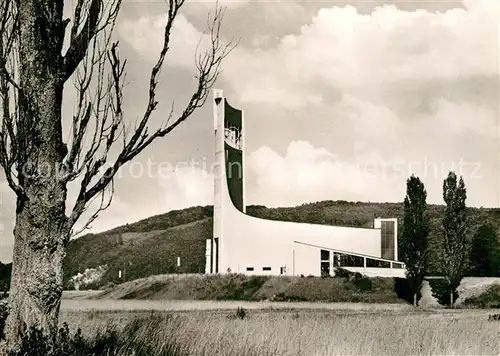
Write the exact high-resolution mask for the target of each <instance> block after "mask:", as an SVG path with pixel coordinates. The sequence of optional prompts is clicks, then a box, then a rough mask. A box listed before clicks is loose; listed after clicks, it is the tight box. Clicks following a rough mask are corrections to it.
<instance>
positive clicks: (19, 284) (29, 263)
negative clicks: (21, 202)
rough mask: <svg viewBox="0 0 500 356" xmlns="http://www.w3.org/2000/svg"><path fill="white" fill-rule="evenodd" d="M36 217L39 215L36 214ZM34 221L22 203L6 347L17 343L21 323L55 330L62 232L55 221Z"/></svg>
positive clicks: (61, 277)
mask: <svg viewBox="0 0 500 356" xmlns="http://www.w3.org/2000/svg"><path fill="white" fill-rule="evenodd" d="M44 216H45V217H46V218H47V219H44V220H45V221H49V220H50V217H51V213H45V214H44ZM39 218H42V219H43V216H37V219H39ZM36 225H37V224H36V223H34V222H33V218H32V217H30V216H29V210H28V209H27V208H26V207H25V208H23V209H22V210H21V211H20V212H18V214H17V217H16V226H15V229H14V235H15V239H16V240H15V245H14V260H13V265H12V266H13V269H12V281H11V287H10V296H9V297H10V312H9V316H8V319H7V324H6V330H5V331H6V339H7V341H8V344H9V345H8V346H9V348H10V349H16V348H17V347H18V345H19V343H20V337H19V334H20V332H22V331H23V327H24V325H26V327H28V328H30V327H36V328H42V329H43V331H44V333H45V334H46V335H50V336H54V335H55V334H56V331H57V324H58V314H59V306H60V298H61V294H62V286H63V271H62V263H63V258H64V244H63V243H62V241H63V238H62V237H63V236H62V235H61V232H60V227H59V226H56V224H49V225H48V226H36Z"/></svg>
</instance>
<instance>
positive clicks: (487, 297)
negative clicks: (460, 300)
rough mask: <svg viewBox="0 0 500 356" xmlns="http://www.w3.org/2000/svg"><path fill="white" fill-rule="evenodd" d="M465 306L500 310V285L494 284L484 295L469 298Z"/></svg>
mask: <svg viewBox="0 0 500 356" xmlns="http://www.w3.org/2000/svg"><path fill="white" fill-rule="evenodd" d="M464 305H466V306H468V307H477V308H483V309H487V308H500V285H499V284H493V285H491V286H489V287H488V289H487V290H486V291H485V292H484V293H482V294H480V295H478V296H475V297H470V298H467V299H466V300H465V301H464Z"/></svg>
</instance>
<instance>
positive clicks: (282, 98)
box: [224, 1, 498, 107]
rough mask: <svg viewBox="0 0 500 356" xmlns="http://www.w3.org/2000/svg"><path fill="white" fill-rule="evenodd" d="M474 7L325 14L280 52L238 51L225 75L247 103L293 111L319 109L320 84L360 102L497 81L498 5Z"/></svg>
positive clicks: (291, 38) (331, 10)
mask: <svg viewBox="0 0 500 356" xmlns="http://www.w3.org/2000/svg"><path fill="white" fill-rule="evenodd" d="M470 3H471V4H469V2H466V5H467V6H468V8H467V9H458V8H457V9H452V10H448V11H446V12H444V13H439V12H438V13H433V12H428V11H425V10H418V11H414V12H409V11H402V10H399V9H398V8H397V7H396V6H381V7H377V8H376V9H375V10H374V11H373V12H372V13H371V14H360V13H358V12H357V10H356V8H354V7H352V6H346V7H331V8H323V9H321V10H319V11H318V13H317V14H316V16H315V17H314V18H313V20H312V23H311V24H308V25H304V26H302V28H301V30H300V33H299V34H297V35H295V34H290V35H286V36H283V37H282V38H281V41H280V43H279V45H278V46H277V47H276V48H272V49H266V50H254V49H252V48H245V47H240V48H237V49H236V50H235V52H234V54H233V55H232V56H230V57H229V58H228V60H227V62H226V66H225V72H224V75H225V78H226V79H227V80H228V81H230V82H232V83H233V84H234V85H235V88H238V90H237V92H238V98H239V100H240V101H241V102H255V101H265V102H275V103H279V104H281V105H283V106H293V107H297V106H307V105H310V104H311V103H314V102H316V97H317V96H318V95H321V93H318V92H317V90H315V78H322V79H323V80H324V81H327V82H329V83H330V84H331V85H332V86H333V85H334V86H337V87H340V88H342V90H343V91H344V92H348V93H351V94H352V95H358V94H359V93H366V92H370V94H372V92H376V91H379V90H380V87H384V86H390V85H394V84H395V83H399V82H402V81H408V80H415V81H417V82H424V81H427V80H433V81H435V80H437V79H440V80H449V79H450V78H457V77H467V76H475V75H498V40H497V36H498V35H497V31H498V30H497V29H498V27H497V21H498V17H497V16H495V15H497V14H498V9H497V8H498V4H496V3H495V2H491V1H490V2H488V1H474V2H470Z"/></svg>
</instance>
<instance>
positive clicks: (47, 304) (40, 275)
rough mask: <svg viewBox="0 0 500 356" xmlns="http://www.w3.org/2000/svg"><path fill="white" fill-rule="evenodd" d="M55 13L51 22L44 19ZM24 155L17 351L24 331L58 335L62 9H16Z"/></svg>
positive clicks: (13, 320)
mask: <svg viewBox="0 0 500 356" xmlns="http://www.w3.org/2000/svg"><path fill="white" fill-rule="evenodd" d="M42 7H47V8H49V7H50V16H52V17H49V18H47V15H46V14H45V13H44V11H46V9H44V8H42ZM19 16H20V17H19V18H20V22H19V23H20V48H19V65H20V67H19V79H20V88H21V89H20V95H19V104H18V105H19V123H18V127H19V130H20V132H19V133H18V137H19V146H20V147H19V153H18V155H19V156H18V160H17V162H18V163H17V171H18V179H19V185H20V186H21V187H22V189H23V195H22V196H18V198H17V209H16V225H15V228H14V237H15V244H14V254H13V264H12V280H11V286H10V313H9V316H8V319H7V323H6V339H7V342H8V347H9V348H10V349H13V348H17V346H18V345H19V342H20V336H19V333H20V331H22V329H23V326H24V325H26V326H27V327H28V328H30V327H37V328H42V329H43V332H44V333H45V334H46V335H50V336H51V337H54V336H55V335H56V331H57V324H58V314H59V307H60V298H61V294H62V286H63V271H62V262H63V258H64V247H65V245H66V243H67V238H68V231H67V218H66V215H65V208H66V206H65V204H66V203H65V202H66V196H67V190H66V187H65V184H64V183H62V182H61V181H60V180H59V179H58V175H59V174H60V173H61V172H58V170H59V169H60V167H61V162H62V160H63V158H64V156H65V155H66V152H67V150H66V149H65V146H64V145H63V142H62V128H61V107H62V98H63V85H64V81H63V80H62V78H61V72H60V67H61V66H62V65H61V58H62V57H61V48H62V39H63V35H64V26H63V24H62V4H61V3H60V2H59V1H57V2H54V3H52V4H50V5H49V4H45V5H41V3H40V2H38V1H21V2H20V3H19Z"/></svg>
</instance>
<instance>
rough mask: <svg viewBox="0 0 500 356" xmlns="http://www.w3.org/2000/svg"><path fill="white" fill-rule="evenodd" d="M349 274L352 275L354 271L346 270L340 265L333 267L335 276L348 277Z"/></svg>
mask: <svg viewBox="0 0 500 356" xmlns="http://www.w3.org/2000/svg"><path fill="white" fill-rule="evenodd" d="M351 276H354V272H351V271H348V270H346V269H345V268H342V267H335V277H338V278H349V277H351Z"/></svg>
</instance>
